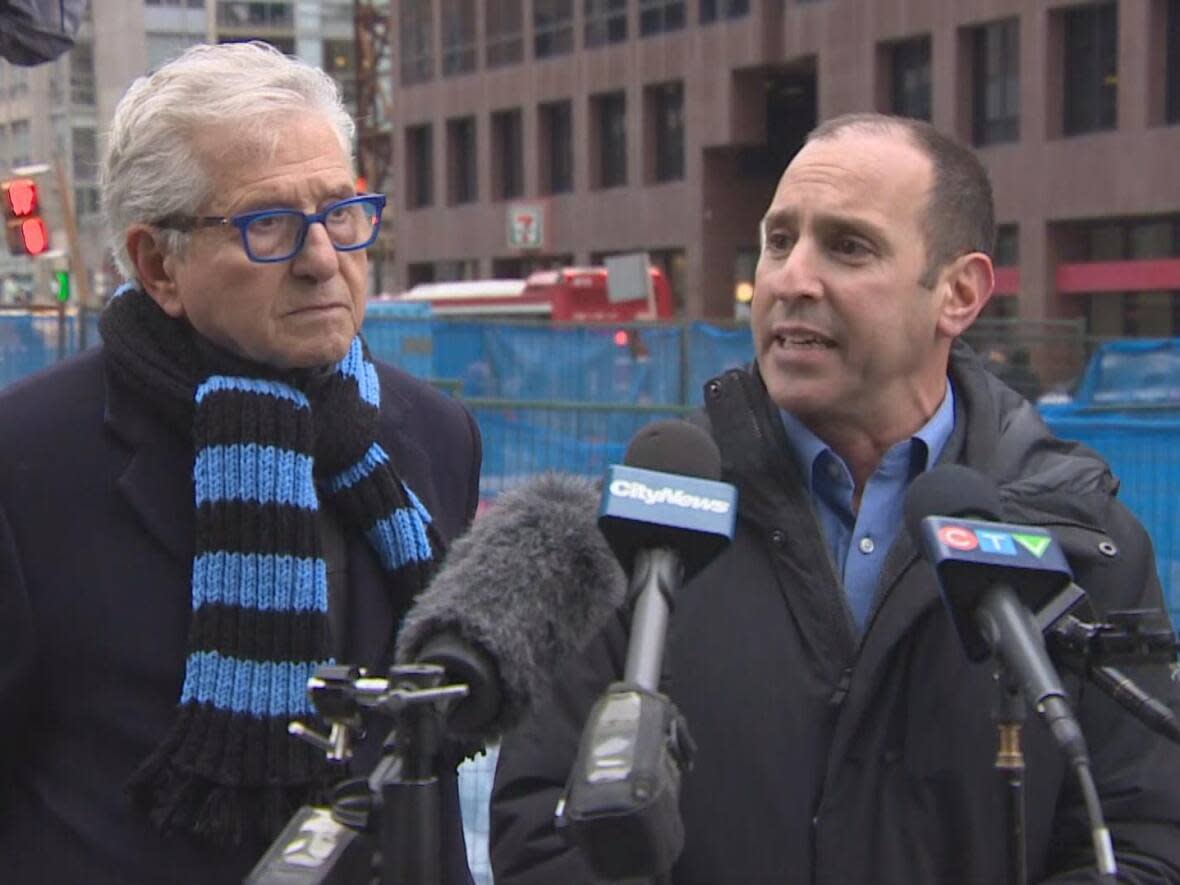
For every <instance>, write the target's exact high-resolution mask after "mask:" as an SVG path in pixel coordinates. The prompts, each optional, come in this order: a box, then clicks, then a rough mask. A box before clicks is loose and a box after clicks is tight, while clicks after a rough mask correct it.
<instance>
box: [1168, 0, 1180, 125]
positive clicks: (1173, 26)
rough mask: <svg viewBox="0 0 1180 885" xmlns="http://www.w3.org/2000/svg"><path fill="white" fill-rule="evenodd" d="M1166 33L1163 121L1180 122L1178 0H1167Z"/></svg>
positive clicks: (1179, 29)
mask: <svg viewBox="0 0 1180 885" xmlns="http://www.w3.org/2000/svg"><path fill="white" fill-rule="evenodd" d="M1166 27H1167V33H1166V35H1165V37H1164V45H1165V50H1164V52H1165V57H1166V58H1167V68H1166V70H1165V72H1164V76H1165V78H1166V80H1165V82H1166V86H1165V90H1164V92H1165V97H1164V102H1165V106H1164V121H1165V122H1167V123H1180V0H1168V15H1167V25H1166Z"/></svg>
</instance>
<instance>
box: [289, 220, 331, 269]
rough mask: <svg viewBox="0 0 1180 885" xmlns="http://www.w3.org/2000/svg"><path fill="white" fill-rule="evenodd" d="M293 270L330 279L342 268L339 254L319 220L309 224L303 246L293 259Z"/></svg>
mask: <svg viewBox="0 0 1180 885" xmlns="http://www.w3.org/2000/svg"><path fill="white" fill-rule="evenodd" d="M291 270H292V271H293V272H294V273H296V274H298V275H300V276H308V277H312V278H314V279H317V280H326V279H329V278H331V277H333V276H335V274H336V273H337V272H338V271H339V270H340V258H339V254H338V253H337V252H336V249H335V247H334V246H333V245H332V241H331V239H329V237H328V231H327V228H325V227H324V225H323V224H322V223H320V222H318V221H317V222H313V223H311V224H309V225H308V226H307V235H306V236H305V237H304V238H303V248H302V249H300V250H299V253H298V254H297V255H296V256H295V258H294V259H293V260H292V263H291Z"/></svg>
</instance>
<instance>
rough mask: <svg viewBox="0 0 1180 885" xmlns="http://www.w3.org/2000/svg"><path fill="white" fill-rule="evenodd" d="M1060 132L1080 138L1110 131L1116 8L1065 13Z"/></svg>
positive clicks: (1114, 98)
mask: <svg viewBox="0 0 1180 885" xmlns="http://www.w3.org/2000/svg"><path fill="white" fill-rule="evenodd" d="M1062 14H1063V15H1064V37H1065V70H1064V72H1063V73H1064V85H1065V90H1064V94H1065V102H1064V105H1065V107H1064V112H1065V118H1064V121H1063V131H1064V132H1065V134H1066V135H1082V134H1084V133H1087V132H1098V131H1101V130H1106V129H1113V128H1114V127H1115V122H1116V119H1115V118H1116V108H1117V93H1118V6H1117V4H1115V3H1099V4H1093V5H1090V6H1079V7H1073V8H1070V9H1066V10H1065V11H1064V12H1063V13H1062Z"/></svg>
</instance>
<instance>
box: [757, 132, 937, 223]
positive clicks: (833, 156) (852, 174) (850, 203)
mask: <svg viewBox="0 0 1180 885" xmlns="http://www.w3.org/2000/svg"><path fill="white" fill-rule="evenodd" d="M932 185H933V167H932V165H931V163H930V160H929V158H928V157H926V155H925V154H924V153H923V152H922V151H921V150H920V149H919V148H918V147H916V146H915V145H914V144H913V143H912V142H911V141H910V140H909V138H908V137H907V136H906V135H905V133H904V132H901V131H898V132H896V133H893V132H877V131H873V132H862V131H858V130H855V129H850V130H847V131H843V132H840V133H837V134H836V135H834V136H832V137H830V138H824V139H819V140H816V141H811V142H808V143H807V144H806V145H804V146H803V148H802V149H801V150H800V151H799V153H798V154H796V155H795V158H794V159H793V160H792V161H791V163H790V165H789V166H788V167H787V169H786V171H785V172H784V173H783V176H782V178H781V179H780V180H779V183H778V187H777V188H776V189H775V193H774V198H773V200H772V201H771V205H770V208H769V211H768V216H769V215H775V216H778V215H781V214H783V213H787V214H791V215H795V214H799V213H806V212H809V211H815V210H820V209H822V210H823V211H824V212H827V213H837V214H847V215H852V216H857V215H867V216H872V217H873V218H874V220H877V221H883V220H890V219H892V220H893V221H895V222H896V221H902V220H909V221H912V222H915V223H917V222H919V221H920V220H921V218H922V217H923V214H924V212H925V210H926V207H927V205H928V203H929V197H930V190H931V187H932Z"/></svg>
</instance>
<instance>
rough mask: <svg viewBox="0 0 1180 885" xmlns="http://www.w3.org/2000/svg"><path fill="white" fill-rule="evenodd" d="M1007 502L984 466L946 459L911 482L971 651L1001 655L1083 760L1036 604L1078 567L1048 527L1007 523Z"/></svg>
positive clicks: (916, 523) (1072, 753)
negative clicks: (1002, 500)
mask: <svg viewBox="0 0 1180 885" xmlns="http://www.w3.org/2000/svg"><path fill="white" fill-rule="evenodd" d="M1000 509H1001V505H1000V497H999V492H997V491H996V489H995V486H994V485H993V484H992V483H991V482H990V481H989V480H988V479H987V478H985V477H984V476H983V475H982V474H980V473H978V472H977V471H975V470H972V469H971V468H969V467H963V466H961V465H944V466H940V467H936V468H934V469H933V470H931V471H928V472H927V473H923V474H922V475H921V476H919V477H918V478H917V479H915V480H914V482H913V483H912V484H911V486H910V489H909V492H908V493H907V494H906V501H905V521H906V527H907V528H908V529H909V532H910V535H911V536H912V537H913V538H914V540H915V542H916V543H917V544H918V546H919V548H920V549H921V550H922V551H923V553H924V555H925V557H926V559H927V561H929V562H930V564H931V565H933V566H934V570H935V572H936V573H937V575H938V580H939V586H940V588H941V590H942V598H943V601H944V602H945V603H946V606H947V609H948V610H949V612H950V615H951V619H952V620H953V621H954V624H955V627H956V628H957V630H958V632H959V638H960V639H961V640H962V641H963V646H964V648H965V649H966V651H967V656H968V657H969V658H971V660H973V661H979V660H983V659H985V658H987V657H988V656H989V655H991V654H995V655H996V657H998V658H999V659H1000V660H1001V661H1002V662H1003V663H1004V665H1005V666H1006V667H1008V668H1009V670H1010V672H1011V673H1012V674H1013V675H1014V676H1015V677H1016V678H1017V680H1018V681H1019V682H1020V684H1021V687H1022V688H1023V690H1024V695H1025V698H1026V699H1027V700H1028V702H1029V703H1030V704H1032V705H1033V707H1034V708H1035V709H1036V710H1037V711H1038V712H1039V713H1040V714H1041V715H1042V716H1043V717H1044V719H1045V722H1046V723H1047V724H1048V725H1049V728H1050V729H1051V730H1052V732H1053V736H1054V737H1055V738H1056V739H1057V742H1058V744H1059V745H1060V746H1061V748H1062V750H1064V751H1065V753H1066V754H1067V755H1068V756H1069V758H1070V761H1071V762H1076V761H1078V760H1085V759H1086V758H1087V751H1086V743H1085V738H1084V737H1083V735H1082V731H1081V729H1080V728H1079V727H1078V724H1077V720H1076V719H1075V718H1074V715H1073V711H1072V710H1071V709H1070V706H1069V699H1068V696H1067V695H1066V693H1065V687H1064V686H1063V685H1062V684H1061V678H1060V677H1059V676H1058V675H1057V671H1056V670H1054V669H1053V664H1052V663H1051V662H1050V661H1049V656H1048V653H1047V652H1046V651H1045V643H1044V639H1043V638H1042V636H1041V631H1040V629H1039V628H1038V627H1037V624H1036V622H1035V621H1034V619H1033V616H1032V613H1031V611H1030V610H1035V609H1039V608H1042V607H1043V606H1045V605H1046V604H1047V603H1049V602H1050V601H1051V600H1052V599H1053V597H1054V596H1056V595H1057V593H1058V592H1059V591H1060V590H1061V589H1062V588H1064V587H1065V586H1067V585H1069V584H1070V583H1072V580H1073V573H1072V572H1071V571H1070V569H1069V565H1068V564H1067V563H1066V561H1065V556H1064V555H1063V554H1062V552H1061V549H1060V548H1059V547H1058V546H1057V544H1056V543H1055V542H1054V540H1053V536H1052V535H1051V534H1049V532H1048V531H1047V530H1045V529H1042V528H1036V527H1032V526H1018V525H1008V524H1005V523H1001V522H999V512H1000ZM956 514H965V515H964V516H958V515H956Z"/></svg>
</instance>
